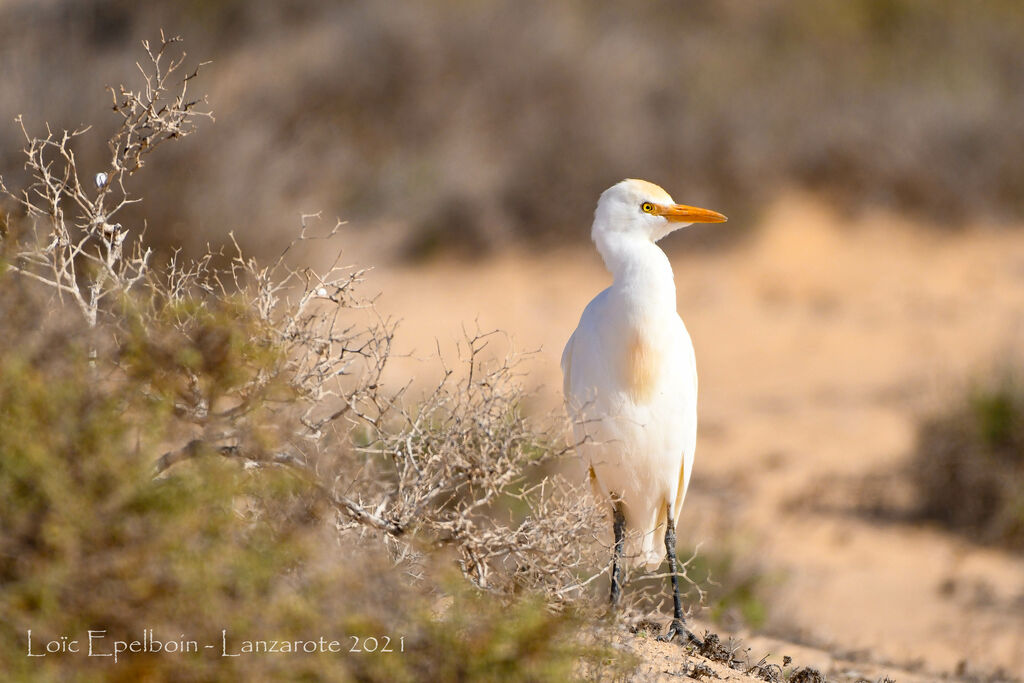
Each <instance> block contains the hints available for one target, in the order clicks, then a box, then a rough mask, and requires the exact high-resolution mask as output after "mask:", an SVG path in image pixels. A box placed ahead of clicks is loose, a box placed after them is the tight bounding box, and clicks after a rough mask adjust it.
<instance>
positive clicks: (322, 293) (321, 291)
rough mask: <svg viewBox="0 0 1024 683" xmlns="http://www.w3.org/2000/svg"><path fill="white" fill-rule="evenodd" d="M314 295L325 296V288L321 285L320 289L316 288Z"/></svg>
mask: <svg viewBox="0 0 1024 683" xmlns="http://www.w3.org/2000/svg"><path fill="white" fill-rule="evenodd" d="M316 295H317V296H323V297H326V296H327V289H326V288H324V287H321V288H320V289H318V290H316Z"/></svg>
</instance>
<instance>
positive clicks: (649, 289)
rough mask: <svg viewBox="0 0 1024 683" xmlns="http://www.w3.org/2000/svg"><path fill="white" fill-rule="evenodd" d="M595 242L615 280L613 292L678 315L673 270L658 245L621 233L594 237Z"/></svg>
mask: <svg viewBox="0 0 1024 683" xmlns="http://www.w3.org/2000/svg"><path fill="white" fill-rule="evenodd" d="M594 242H595V244H596V245H597V250H598V251H599V252H600V253H601V258H602V259H604V265H605V267H606V268H608V270H609V271H610V272H611V274H612V277H614V278H615V284H614V285H613V288H614V289H616V290H619V291H621V292H622V293H623V294H625V295H626V296H628V297H630V298H636V299H640V300H642V301H643V302H644V303H645V304H647V305H650V306H655V307H657V308H662V307H665V308H670V309H671V310H672V311H673V312H675V310H676V285H675V279H674V278H673V275H672V266H671V264H669V261H668V257H667V256H665V252H663V251H662V250H661V248H660V247H659V246H658V245H657V244H655V243H654V242H652V241H651V240H650V239H648V238H646V237H641V236H636V235H628V234H622V233H601V234H599V235H594Z"/></svg>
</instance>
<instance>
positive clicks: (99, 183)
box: [96, 172, 107, 189]
mask: <svg viewBox="0 0 1024 683" xmlns="http://www.w3.org/2000/svg"><path fill="white" fill-rule="evenodd" d="M106 184H107V174H106V173H103V172H100V173H97V174H96V187H98V188H101V189H102V188H103V186H104V185H106Z"/></svg>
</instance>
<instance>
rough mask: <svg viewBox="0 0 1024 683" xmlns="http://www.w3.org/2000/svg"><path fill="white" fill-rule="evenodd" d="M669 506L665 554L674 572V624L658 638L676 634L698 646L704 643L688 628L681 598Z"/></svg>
mask: <svg viewBox="0 0 1024 683" xmlns="http://www.w3.org/2000/svg"><path fill="white" fill-rule="evenodd" d="M666 507H668V514H667V515H666V518H667V524H668V528H667V529H665V554H666V555H667V556H668V569H669V571H670V572H672V607H673V612H672V625H671V626H669V627H668V631H667V632H666V633H665V635H662V636H658V640H662V641H669V640H672V639H673V638H675V637H676V636H681V637H682V639H683V642H685V643H693V644H694V645H697V646H698V647H699V646H700V645H702V643H701V641H700V638H698V637H697V636H695V635H693V633H691V632H690V629H688V628H686V618H685V617H684V616H683V601H682V600H681V599H680V598H679V576H678V575H677V572H678V566H677V563H676V522H675V520H674V519H672V507H671V506H666Z"/></svg>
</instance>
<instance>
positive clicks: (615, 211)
mask: <svg viewBox="0 0 1024 683" xmlns="http://www.w3.org/2000/svg"><path fill="white" fill-rule="evenodd" d="M726 220H727V219H726V217H725V216H723V215H722V214H720V213H718V212H717V211H711V210H709V209H700V208H697V207H696V206H686V205H685V204H676V203H675V202H674V201H673V200H672V197H671V196H669V194H668V192H665V190H663V189H662V188H660V187H658V186H657V185H655V184H654V183H649V182H647V181H646V180H635V179H633V178H629V179H626V180H623V181H622V182H620V183H616V184H615V185H612V186H611V187H609V188H608V189H607V190H605V191H604V192H603V193H602V194H601V198H600V199H599V200H598V202H597V210H596V211H595V212H594V227H593V230H592V232H591V236H592V237H593V239H594V241H595V242H598V243H600V241H601V240H602V239H603V238H606V237H609V236H611V235H613V234H618V235H622V236H628V237H639V238H645V239H649V240H650V241H652V242H657V241H658V240H660V239H661V238H662V237H664V236H665V235H667V234H669V233H670V232H672V231H673V230H677V229H678V228H684V227H686V226H687V225H690V224H692V223H724V222H725V221H726Z"/></svg>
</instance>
